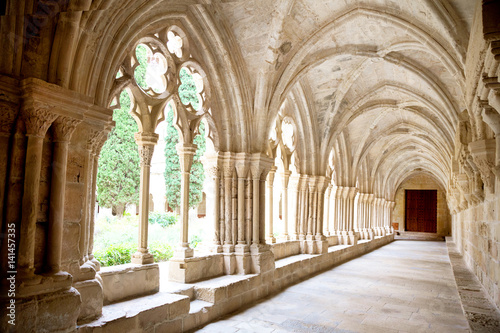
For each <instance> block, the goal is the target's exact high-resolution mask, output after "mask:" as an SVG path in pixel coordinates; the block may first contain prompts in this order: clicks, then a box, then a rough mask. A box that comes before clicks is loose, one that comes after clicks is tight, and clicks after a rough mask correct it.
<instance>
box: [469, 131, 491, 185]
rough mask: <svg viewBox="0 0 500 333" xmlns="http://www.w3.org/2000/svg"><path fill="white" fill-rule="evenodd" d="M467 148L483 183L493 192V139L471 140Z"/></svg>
mask: <svg viewBox="0 0 500 333" xmlns="http://www.w3.org/2000/svg"><path fill="white" fill-rule="evenodd" d="M469 149H470V152H471V155H472V158H473V160H474V164H475V165H476V167H477V169H478V171H479V173H480V176H481V179H482V181H483V182H484V185H485V186H486V188H488V189H489V190H490V191H491V192H493V191H494V185H495V178H494V177H495V176H494V171H495V149H496V143H495V140H494V139H490V140H481V141H475V142H471V143H470V144H469Z"/></svg>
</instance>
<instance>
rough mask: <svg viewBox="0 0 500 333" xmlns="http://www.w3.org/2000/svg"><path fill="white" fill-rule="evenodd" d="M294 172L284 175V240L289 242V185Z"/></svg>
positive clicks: (287, 172) (285, 172) (284, 173)
mask: <svg viewBox="0 0 500 333" xmlns="http://www.w3.org/2000/svg"><path fill="white" fill-rule="evenodd" d="M291 174H292V172H291V171H290V170H285V171H284V172H283V174H282V177H283V178H282V179H283V194H282V200H281V211H282V216H283V224H284V226H285V233H284V234H283V239H284V240H289V239H290V236H289V230H288V183H289V181H290V175H291Z"/></svg>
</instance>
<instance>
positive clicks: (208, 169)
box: [203, 156, 222, 253]
mask: <svg viewBox="0 0 500 333" xmlns="http://www.w3.org/2000/svg"><path fill="white" fill-rule="evenodd" d="M203 164H204V168H205V175H206V176H207V181H209V182H210V186H209V188H211V190H212V191H211V192H212V193H207V206H208V205H209V204H210V205H211V207H210V217H211V218H212V223H213V227H214V239H213V247H212V252H215V253H220V252H222V244H221V241H220V224H219V206H220V203H219V199H220V194H219V182H220V178H219V172H220V169H219V166H218V156H210V157H206V158H205V159H204V161H203ZM208 199H210V200H208Z"/></svg>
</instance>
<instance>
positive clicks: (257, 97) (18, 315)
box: [0, 0, 500, 332]
mask: <svg viewBox="0 0 500 333" xmlns="http://www.w3.org/2000/svg"><path fill="white" fill-rule="evenodd" d="M2 6H3V8H0V13H1V14H2V15H1V17H0V34H1V37H0V45H1V49H2V56H1V57H0V216H1V221H2V223H1V233H2V239H1V256H2V259H1V260H0V262H1V266H2V273H7V274H8V275H7V276H5V274H4V276H2V285H3V287H4V289H3V290H2V318H1V321H0V322H1V324H0V327H1V329H0V330H1V331H4V332H7V331H9V330H10V331H12V330H17V331H19V332H32V331H39V332H45V331H58V332H62V331H64V332H71V331H75V330H77V331H81V332H91V331H93V330H94V329H103V330H104V331H109V332H115V331H118V330H122V331H123V330H128V331H130V330H136V331H147V332H153V331H156V332H159V331H181V330H189V329H192V328H195V327H198V326H200V325H203V324H205V323H207V322H210V321H212V320H214V319H215V318H217V317H218V316H220V315H223V314H225V313H229V312H231V311H234V310H235V309H238V308H239V307H241V306H243V305H246V304H249V303H251V302H253V301H255V300H257V299H260V298H263V297H265V296H267V295H269V294H271V293H275V292H278V291H280V290H282V289H283V288H285V287H287V286H290V285H291V284H294V283H296V282H297V281H299V280H301V279H304V278H307V277H308V276H311V275H313V274H315V273H316V272H319V271H321V270H324V269H326V268H329V267H332V266H333V265H335V264H337V263H339V262H341V261H344V260H347V259H349V258H353V257H355V256H358V255H360V254H362V253H366V252H368V251H371V250H372V249H375V248H376V247H379V246H382V245H385V244H387V243H389V242H391V241H393V240H394V237H395V234H396V233H399V234H401V235H404V234H411V235H413V236H415V237H418V236H419V235H422V233H418V232H417V233H416V234H415V233H409V232H408V231H407V230H414V228H415V225H418V223H420V222H419V221H420V220H419V219H422V218H423V217H422V216H426V215H425V214H423V213H422V214H420V215H418V216H417V217H412V218H411V219H413V220H411V222H408V219H410V218H409V217H408V214H407V211H406V207H410V206H411V205H412V204H415V202H413V203H411V202H408V200H409V197H408V198H407V197H406V193H407V190H434V192H433V193H434V194H433V198H434V199H433V200H434V201H433V202H434V204H433V206H432V209H431V210H432V211H433V212H435V214H434V215H435V216H434V217H433V218H434V220H435V222H433V223H434V224H432V225H430V226H425V227H424V229H418V228H417V229H416V230H417V231H419V230H420V231H431V233H427V234H428V235H430V236H433V237H436V238H439V237H441V238H443V236H451V237H452V238H453V241H454V242H455V243H456V245H457V248H458V251H459V252H460V253H461V254H462V255H463V257H464V259H465V261H466V263H467V265H468V268H469V269H470V270H471V271H472V272H474V274H475V275H476V276H477V278H478V279H479V281H480V282H481V284H482V286H483V287H484V289H485V290H486V292H487V294H488V296H489V298H490V299H491V300H492V301H493V302H494V303H495V304H496V305H497V306H499V305H500V290H499V287H500V264H499V259H500V254H499V250H500V223H499V220H500V213H499V211H500V171H499V170H500V82H499V79H498V78H499V76H500V66H499V64H500V19H499V18H500V1H497V0H482V1H481V0H476V1H474V0H419V1H415V0H398V1H393V0H354V1H337V0H336V1H333V0H332V1H316V0H279V1H270V0H182V1H180V0H155V1H152V0H106V1H104V0H26V1H14V0H7V1H6V4H5V3H4V4H3V5H2ZM138 45H142V46H143V47H145V48H146V49H147V52H148V63H151V65H152V66H153V65H154V69H155V70H154V71H152V72H151V73H149V76H150V77H149V78H147V80H146V84H142V85H139V84H138V83H137V81H136V80H135V77H136V69H137V68H138V66H139V61H138V59H137V57H136V55H135V50H136V48H137V46H138ZM181 69H184V70H187V71H189V73H190V74H191V75H192V76H193V79H194V81H195V82H196V89H197V97H198V103H197V105H192V104H189V105H184V104H183V103H182V101H181V99H180V97H179V93H178V89H179V86H180V85H181V84H182V82H181V81H180V78H179V72H180V70H181ZM124 90H126V91H127V92H128V94H129V95H130V97H131V100H132V108H131V114H132V116H133V117H134V119H135V120H136V121H137V123H138V125H139V132H138V133H137V134H136V136H135V138H136V141H137V144H138V147H139V154H140V161H141V163H140V167H141V183H140V203H139V216H140V217H139V220H140V222H139V224H140V226H139V239H138V246H137V252H136V253H135V254H134V255H133V257H132V263H130V264H128V265H124V266H117V267H112V268H101V267H100V264H99V262H97V260H96V259H95V258H94V257H93V242H94V241H93V233H94V220H95V218H94V211H95V202H96V200H95V193H96V173H97V168H98V158H99V153H100V149H101V147H102V145H103V144H104V142H105V140H106V138H107V134H108V133H109V131H110V130H111V129H112V128H113V126H114V123H113V121H112V114H113V109H114V108H117V107H119V105H117V103H118V102H117V101H118V97H119V95H120V93H121V92H122V91H124ZM169 105H170V106H172V108H173V109H174V126H175V127H176V129H177V130H178V132H179V138H180V140H179V142H180V143H179V145H178V146H177V151H178V154H179V157H180V164H181V174H182V176H181V193H180V194H179V195H180V196H181V209H180V221H179V223H180V224H181V234H180V235H179V244H178V245H177V246H176V249H175V253H174V257H173V258H172V259H171V260H170V262H169V264H168V265H169V269H168V279H169V280H170V281H172V282H170V285H169V286H168V288H170V289H168V288H167V287H162V286H160V284H159V267H158V264H155V263H153V255H152V254H151V251H150V249H149V248H148V223H147V221H148V202H149V200H148V198H149V177H150V165H151V157H152V153H153V151H154V149H155V144H156V143H157V140H158V135H157V134H155V129H156V128H157V126H158V125H159V124H160V123H161V122H162V121H163V120H164V119H165V109H166V107H167V106H169ZM201 121H203V122H204V123H205V128H206V134H205V135H206V138H207V153H206V154H205V156H204V164H205V170H206V182H208V183H207V184H208V185H207V187H206V188H208V189H209V191H207V193H206V197H207V200H206V202H207V203H206V214H207V215H206V218H205V219H206V221H207V232H210V233H211V235H213V237H211V238H212V239H213V241H212V242H210V244H205V245H206V246H205V248H206V249H207V252H199V251H193V249H192V248H190V246H189V242H188V236H189V227H188V226H189V214H188V202H187V201H188V191H189V175H190V169H191V164H192V161H193V155H194V153H195V151H196V145H195V144H193V139H194V137H195V136H196V135H197V130H198V127H199V124H200V122H201ZM209 146H210V147H209ZM277 189H279V190H277ZM419 198H420V197H419ZM415 200H416V204H417V205H418V202H420V201H422V202H423V201H425V200H424V199H418V200H417V199H415ZM420 210H422V209H420ZM415 211H418V207H417V208H416V209H415ZM417 213H418V212H417ZM407 223H410V224H411V227H409V228H407V227H408V224H407ZM422 223H428V222H425V221H424V222H422ZM278 225H279V228H278ZM278 229H279V234H278V233H276V231H277V230H278ZM276 235H278V236H276ZM283 258H286V260H283ZM10 276H13V277H14V278H13V279H10V280H8V279H7V278H8V277H10ZM199 281H202V282H200V283H199ZM172 286H176V287H175V288H177V289H175V288H174V287H172ZM165 288H167V289H168V290H167V289H165ZM173 289H175V290H173ZM9 291H11V292H14V294H15V295H14V294H12V297H11V296H9V297H5V295H10V293H9ZM150 294H153V296H154V295H160V296H161V297H158V296H155V297H153V296H144V295H150ZM142 297H153V298H151V299H149V301H143V302H142V303H141V302H139V303H137V304H138V305H137V306H136V307H135V308H134V310H133V311H129V312H127V313H126V315H125V314H124V315H121V316H120V315H116V313H115V312H112V311H111V310H106V309H107V307H109V306H113V304H114V305H115V306H117V305H119V304H120V303H117V302H119V301H123V300H126V299H127V300H130V299H132V301H133V300H134V299H136V300H140V299H141V298H142ZM197 301H198V302H201V301H203V302H205V303H203V304H205V305H204V308H203V311H202V310H200V309H196V304H198V306H199V304H200V303H196V302H197ZM5 302H7V303H5ZM9 302H14V303H15V311H14V312H15V322H16V326H15V327H13V326H12V325H10V324H9V323H8V321H9V320H11V319H10V317H9V316H7V315H6V316H4V315H3V313H4V309H5V307H6V306H5V305H4V304H10V303H9ZM110 304H111V305H110ZM207 304H208V305H207ZM115 309H116V307H115Z"/></svg>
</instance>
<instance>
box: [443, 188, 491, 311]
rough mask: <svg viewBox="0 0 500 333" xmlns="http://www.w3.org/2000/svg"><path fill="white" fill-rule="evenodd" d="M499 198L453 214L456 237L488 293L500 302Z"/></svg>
mask: <svg viewBox="0 0 500 333" xmlns="http://www.w3.org/2000/svg"><path fill="white" fill-rule="evenodd" d="M499 209H500V198H499V197H498V196H497V197H496V198H494V199H492V200H485V201H484V202H483V203H481V204H479V205H477V206H475V207H471V208H469V209H466V210H464V211H462V212H459V213H457V214H456V215H454V216H453V239H454V241H455V242H456V244H457V247H458V249H459V251H460V252H461V253H462V254H463V256H464V260H465V262H466V263H467V265H468V266H469V268H470V269H471V270H472V271H473V272H474V274H475V275H476V276H477V278H478V279H479V281H480V282H481V283H482V285H483V286H484V288H485V289H486V291H487V292H488V295H489V297H490V298H491V299H492V300H493V301H494V303H495V304H496V305H497V306H500V290H499V284H500V256H499V253H498V251H499V249H500V222H499V221H500V214H499Z"/></svg>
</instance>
